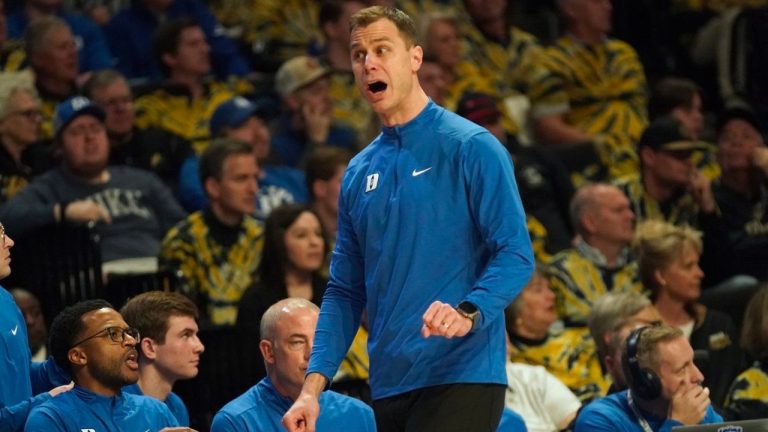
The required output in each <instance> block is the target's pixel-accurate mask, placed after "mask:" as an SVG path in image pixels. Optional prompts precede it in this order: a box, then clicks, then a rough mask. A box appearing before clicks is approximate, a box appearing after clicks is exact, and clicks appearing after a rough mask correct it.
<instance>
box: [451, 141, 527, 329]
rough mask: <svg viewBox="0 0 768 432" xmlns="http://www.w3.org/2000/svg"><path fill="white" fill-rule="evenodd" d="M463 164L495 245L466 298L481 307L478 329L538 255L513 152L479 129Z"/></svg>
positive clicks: (482, 227) (480, 223) (478, 217)
mask: <svg viewBox="0 0 768 432" xmlns="http://www.w3.org/2000/svg"><path fill="white" fill-rule="evenodd" d="M462 165H463V170H464V176H465V178H466V179H467V185H466V188H467V191H468V195H469V201H470V211H471V213H472V217H473V219H474V220H475V224H476V226H477V229H478V230H479V232H480V235H481V236H482V238H483V241H484V242H485V244H486V246H487V248H488V250H490V251H491V258H490V260H489V262H488V266H487V267H486V269H485V271H484V272H483V274H482V275H481V276H480V278H479V280H478V281H477V282H476V283H475V286H474V287H473V288H472V291H471V292H470V293H469V295H468V296H467V297H466V298H465V299H464V300H465V301H468V302H470V303H472V304H474V305H475V306H477V308H478V309H479V311H480V314H481V317H482V318H481V320H480V322H479V323H478V324H477V325H476V330H477V329H482V328H485V327H487V326H488V325H489V324H490V323H491V322H493V321H494V320H496V319H497V318H498V317H499V316H500V314H502V313H503V311H504V308H506V307H507V305H509V304H510V303H511V302H512V300H514V299H515V297H517V295H518V294H519V293H520V291H521V290H522V288H523V287H524V286H525V284H526V283H528V281H529V280H530V279H531V276H532V275H533V270H534V259H533V248H532V247H531V239H530V236H529V234H528V229H527V225H526V222H525V210H523V204H522V202H521V201H520V193H519V192H518V189H517V183H516V182H515V175H514V170H513V167H512V159H511V157H510V156H509V153H507V151H506V150H505V149H504V148H503V147H502V146H501V144H500V143H499V142H498V141H497V140H496V139H495V138H494V137H493V136H492V135H491V134H490V133H481V134H478V135H476V136H475V137H473V139H472V140H470V141H469V142H468V143H467V145H466V146H465V149H464V154H463V161H462Z"/></svg>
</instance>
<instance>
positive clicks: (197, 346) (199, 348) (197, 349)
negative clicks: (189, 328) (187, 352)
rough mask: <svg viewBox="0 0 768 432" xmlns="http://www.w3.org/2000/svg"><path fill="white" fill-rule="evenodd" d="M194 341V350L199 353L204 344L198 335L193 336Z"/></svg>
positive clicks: (202, 349)
mask: <svg viewBox="0 0 768 432" xmlns="http://www.w3.org/2000/svg"><path fill="white" fill-rule="evenodd" d="M195 343H196V344H197V345H196V346H195V352H196V353H198V354H200V353H202V352H203V351H205V345H203V341H201V340H200V338H199V337H197V336H195Z"/></svg>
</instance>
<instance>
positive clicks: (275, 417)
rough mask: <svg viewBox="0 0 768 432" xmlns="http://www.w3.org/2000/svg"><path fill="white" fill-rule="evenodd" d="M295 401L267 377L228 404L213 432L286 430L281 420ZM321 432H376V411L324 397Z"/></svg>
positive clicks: (345, 398) (326, 394)
mask: <svg viewBox="0 0 768 432" xmlns="http://www.w3.org/2000/svg"><path fill="white" fill-rule="evenodd" d="M291 405H293V400H291V399H290V398H287V397H284V396H281V395H280V394H279V393H278V392H277V390H276V389H275V387H274V386H273V385H272V382H271V381H270V380H269V378H264V379H262V380H261V381H259V383H258V384H256V385H255V386H253V387H251V388H250V389H249V390H248V391H247V392H245V393H243V394H242V395H240V396H238V397H237V399H235V400H233V401H231V402H229V403H228V404H226V405H224V408H222V409H221V410H220V411H219V412H218V413H217V414H216V417H214V418H213V424H212V425H211V432H235V431H237V432H245V431H282V430H284V429H283V426H282V425H281V421H282V419H283V415H284V414H285V412H286V411H288V408H290V407H291ZM316 430H317V432H324V431H331V432H336V431H356V432H373V431H375V430H376V422H375V420H374V417H373V410H372V409H371V408H370V407H369V406H368V405H366V404H364V403H363V402H360V401H359V400H357V399H353V398H351V397H348V396H344V395H340V394H338V393H336V392H332V391H326V392H323V393H322V394H321V395H320V417H319V418H318V419H317V424H316Z"/></svg>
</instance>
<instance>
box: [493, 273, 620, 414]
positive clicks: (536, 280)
mask: <svg viewBox="0 0 768 432" xmlns="http://www.w3.org/2000/svg"><path fill="white" fill-rule="evenodd" d="M505 318H506V322H507V334H509V339H510V342H511V343H512V353H511V356H510V359H511V361H512V362H515V363H528V364H530V365H535V366H543V367H544V368H546V369H547V371H549V372H550V373H551V374H552V375H554V376H555V377H557V379H559V380H560V381H561V382H562V383H563V384H565V385H566V386H568V388H569V389H571V391H573V393H574V394H576V396H578V398H579V399H580V400H581V402H582V403H586V402H589V401H591V400H593V399H595V398H598V397H600V396H603V395H605V392H606V391H607V390H608V386H609V382H608V381H607V380H606V379H605V377H604V375H603V371H602V368H601V366H600V359H599V358H598V357H597V352H596V351H595V343H594V341H593V340H592V338H591V337H590V336H589V333H588V332H586V331H585V330H584V329H582V328H577V329H565V330H554V329H552V324H554V323H555V321H556V320H557V314H556V312H555V294H554V293H553V292H552V290H550V289H549V282H548V281H547V279H546V278H545V277H544V276H543V275H541V274H540V273H538V272H537V273H535V274H534V276H533V278H532V279H531V281H530V282H528V285H526V286H525V288H523V291H521V292H520V295H519V296H517V298H516V299H515V300H514V301H513V302H512V304H511V305H509V307H507V310H506V313H505ZM561 420H562V419H561Z"/></svg>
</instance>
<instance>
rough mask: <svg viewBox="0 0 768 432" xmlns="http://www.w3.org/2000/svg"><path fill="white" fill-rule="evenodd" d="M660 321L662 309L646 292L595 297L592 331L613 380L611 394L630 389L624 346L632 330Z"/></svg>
mask: <svg viewBox="0 0 768 432" xmlns="http://www.w3.org/2000/svg"><path fill="white" fill-rule="evenodd" d="M657 324H661V316H659V311H657V310H656V308H655V307H654V306H653V305H652V304H651V301H650V300H649V299H648V298H647V297H646V296H644V295H642V294H638V293H635V292H625V293H608V294H606V295H604V296H602V297H600V298H599V299H597V300H596V301H595V304H594V305H593V306H592V312H590V314H589V333H590V334H591V335H592V339H594V340H595V345H596V346H597V355H598V356H599V357H600V361H601V363H602V364H603V368H604V369H605V370H606V371H607V372H608V375H610V377H611V380H612V381H613V382H612V383H611V388H610V389H609V390H608V393H609V394H611V393H616V392H617V391H621V390H626V389H627V380H626V379H625V378H624V371H623V370H622V367H621V348H622V346H624V341H625V340H626V339H627V336H629V333H630V332H632V330H634V329H635V328H637V327H639V326H647V325H657Z"/></svg>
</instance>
